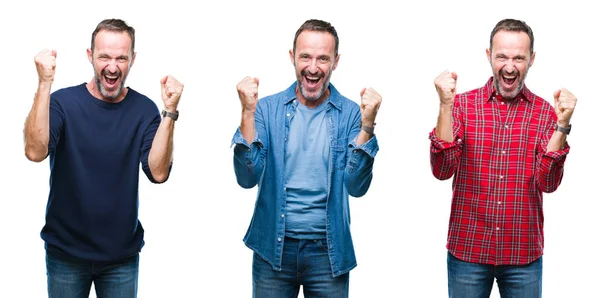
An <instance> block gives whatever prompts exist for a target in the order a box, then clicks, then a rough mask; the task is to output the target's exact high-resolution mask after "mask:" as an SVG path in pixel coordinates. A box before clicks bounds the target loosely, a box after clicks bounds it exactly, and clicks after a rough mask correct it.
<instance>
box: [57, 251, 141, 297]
mask: <svg viewBox="0 0 600 298" xmlns="http://www.w3.org/2000/svg"><path fill="white" fill-rule="evenodd" d="M138 267H139V254H136V255H135V256H132V257H130V258H128V259H125V260H123V261H120V262H116V263H94V262H85V261H76V260H72V259H68V258H65V257H64V256H61V255H59V254H57V253H55V252H52V251H46V270H47V275H48V297H50V298H88V297H89V295H90V288H91V286H92V282H93V283H94V288H95V290H96V295H97V297H98V298H135V297H137V285H138Z"/></svg>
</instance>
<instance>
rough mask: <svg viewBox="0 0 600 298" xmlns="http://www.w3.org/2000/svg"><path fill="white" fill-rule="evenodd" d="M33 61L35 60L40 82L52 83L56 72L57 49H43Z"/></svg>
mask: <svg viewBox="0 0 600 298" xmlns="http://www.w3.org/2000/svg"><path fill="white" fill-rule="evenodd" d="M33 61H35V68H36V69H37V73H38V78H39V81H40V83H41V82H45V83H52V82H53V81H54V73H55V72H56V51H55V50H48V49H45V50H42V51H41V52H39V53H38V54H37V55H36V56H35V57H34V58H33Z"/></svg>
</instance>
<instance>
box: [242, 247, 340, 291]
mask: <svg viewBox="0 0 600 298" xmlns="http://www.w3.org/2000/svg"><path fill="white" fill-rule="evenodd" d="M284 241H285V242H284V245H283V257H282V262H281V271H275V270H273V267H272V266H271V265H270V264H269V263H267V262H266V261H265V260H263V259H262V258H261V257H260V256H259V255H258V254H256V253H254V259H253V262H252V290H253V293H252V297H254V298H272V297H276V298H292V297H294V298H295V297H298V292H299V291H300V285H302V287H303V290H304V292H303V293H304V297H306V298H311V297H327V298H346V297H348V283H349V277H350V273H345V274H342V275H340V276H337V277H333V275H332V273H331V264H330V263H329V254H328V251H327V242H326V240H298V239H293V238H288V237H286V238H285V240H284Z"/></svg>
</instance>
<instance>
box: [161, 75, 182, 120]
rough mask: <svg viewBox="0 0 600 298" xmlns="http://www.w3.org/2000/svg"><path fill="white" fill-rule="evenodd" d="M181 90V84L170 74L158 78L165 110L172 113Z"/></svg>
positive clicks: (175, 109) (175, 108) (177, 102)
mask: <svg viewBox="0 0 600 298" xmlns="http://www.w3.org/2000/svg"><path fill="white" fill-rule="evenodd" d="M182 92H183V84H182V83H180V82H179V81H178V80H177V79H175V78H174V77H172V76H165V77H164V78H162V79H161V80H160V93H161V96H162V100H163V103H164V104H165V110H167V111H169V112H172V113H174V112H175V111H177V105H178V104H179V99H180V98H181V93H182Z"/></svg>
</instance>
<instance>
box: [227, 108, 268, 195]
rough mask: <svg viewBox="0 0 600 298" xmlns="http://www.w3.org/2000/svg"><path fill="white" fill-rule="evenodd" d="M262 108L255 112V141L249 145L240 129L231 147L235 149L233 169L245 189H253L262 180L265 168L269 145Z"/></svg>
mask: <svg viewBox="0 0 600 298" xmlns="http://www.w3.org/2000/svg"><path fill="white" fill-rule="evenodd" d="M261 110H262V109H261V108H260V106H259V107H257V109H256V112H255V133H254V140H253V141H252V143H250V144H248V142H247V141H246V139H245V138H244V136H243V135H242V132H241V130H240V128H239V127H238V129H237V131H236V132H235V134H234V135H233V139H232V140H231V146H235V147H234V149H233V169H234V171H235V176H236V179H237V183H238V184H239V185H240V186H241V187H243V188H252V187H254V186H255V185H256V184H257V183H258V181H259V180H260V176H261V175H262V172H263V168H264V161H265V156H266V148H267V144H266V142H265V141H264V140H265V139H266V138H261V136H266V129H265V125H264V121H263V118H262V112H261Z"/></svg>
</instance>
